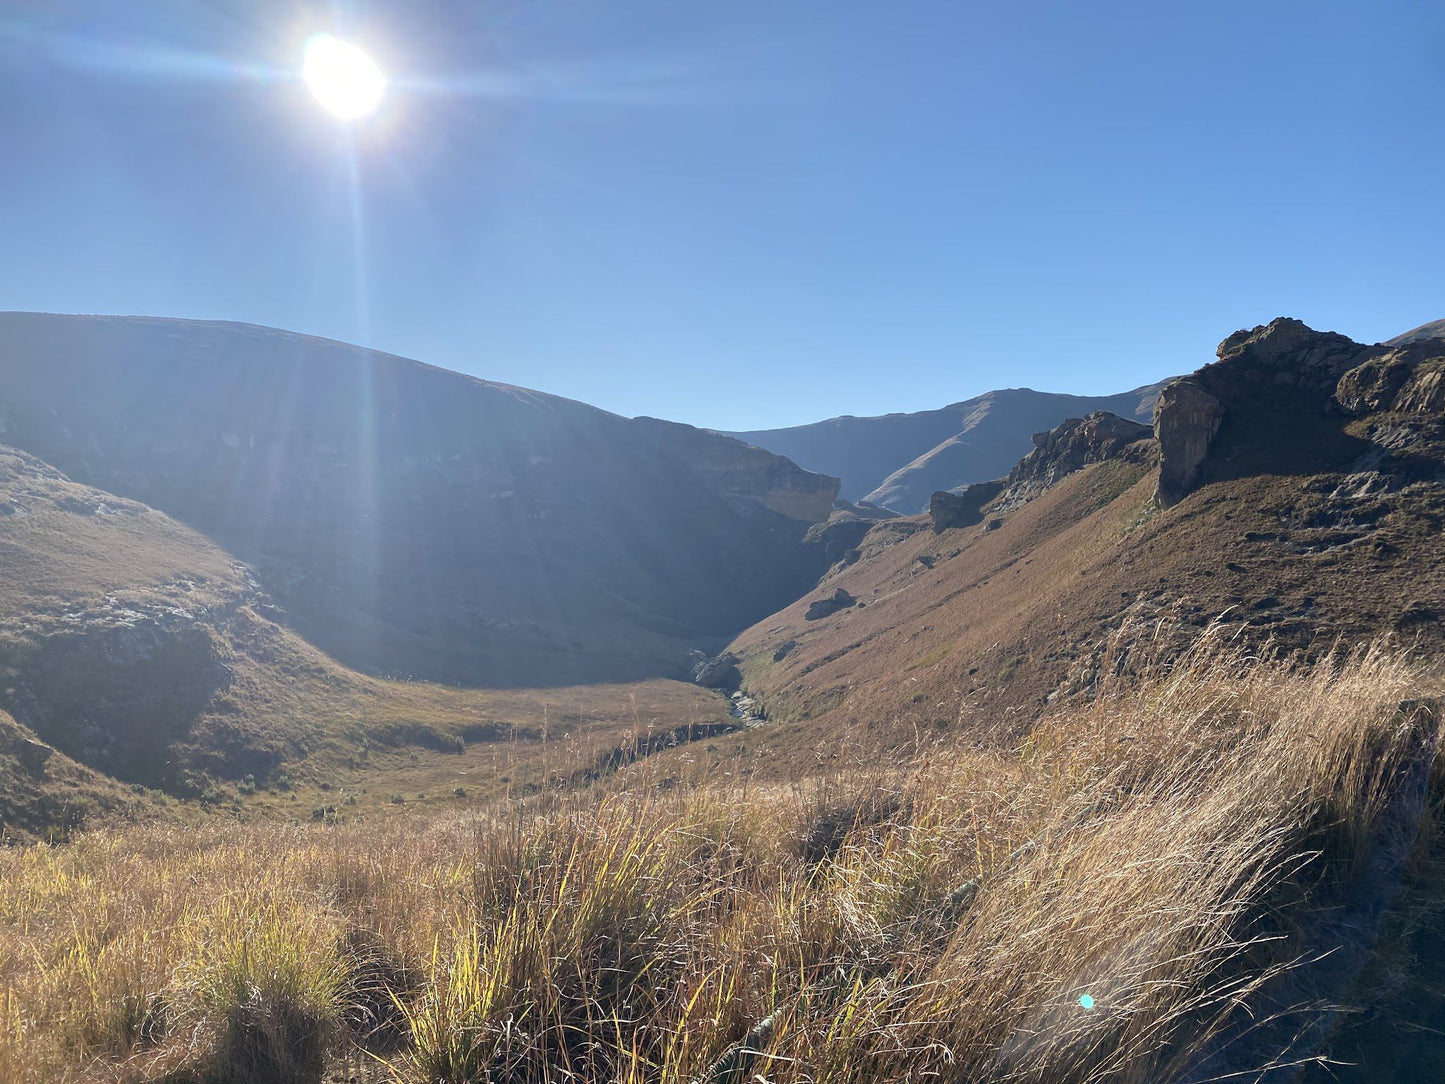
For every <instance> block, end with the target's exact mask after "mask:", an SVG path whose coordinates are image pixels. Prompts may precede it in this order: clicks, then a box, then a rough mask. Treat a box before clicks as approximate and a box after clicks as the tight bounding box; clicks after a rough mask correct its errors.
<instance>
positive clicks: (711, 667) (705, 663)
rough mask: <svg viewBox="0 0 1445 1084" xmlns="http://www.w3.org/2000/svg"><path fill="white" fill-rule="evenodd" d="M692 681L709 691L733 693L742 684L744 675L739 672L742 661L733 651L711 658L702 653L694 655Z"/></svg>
mask: <svg viewBox="0 0 1445 1084" xmlns="http://www.w3.org/2000/svg"><path fill="white" fill-rule="evenodd" d="M693 659H694V661H693V667H692V680H693V682H694V683H696V684H698V685H701V686H703V687H704V688H707V689H721V690H722V691H723V692H732V691H733V690H734V689H736V688H737V687H738V686H739V685H741V684H742V680H743V675H742V673H741V671H739V670H738V662H739V661H740V660H739V659H738V657H737V656H736V655H734V654H733V653H732V652H731V651H727V652H724V653H723V654H721V655H715V656H713V657H711V658H709V657H708V656H706V655H704V654H703V653H702V652H700V651H698V652H694V653H693Z"/></svg>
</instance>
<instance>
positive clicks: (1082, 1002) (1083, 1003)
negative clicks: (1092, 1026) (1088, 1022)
mask: <svg viewBox="0 0 1445 1084" xmlns="http://www.w3.org/2000/svg"><path fill="white" fill-rule="evenodd" d="M1093 1007H1094V999H1093V997H1092V996H1091V995H1089V994H1084V995H1083V996H1082V997H1080V998H1079V1008H1081V1009H1083V1010H1084V1011H1085V1012H1088V1011H1089V1010H1090V1009H1092V1008H1093Z"/></svg>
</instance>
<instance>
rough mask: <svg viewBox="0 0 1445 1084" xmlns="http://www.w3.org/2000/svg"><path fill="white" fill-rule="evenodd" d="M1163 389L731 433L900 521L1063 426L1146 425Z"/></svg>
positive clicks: (1015, 398)
mask: <svg viewBox="0 0 1445 1084" xmlns="http://www.w3.org/2000/svg"><path fill="white" fill-rule="evenodd" d="M1162 386H1163V385H1162V384H1151V385H1147V386H1145V387H1142V388H1135V389H1134V390H1133V391H1128V392H1123V393H1122V394H1119V395H1101V396H1081V395H1055V394H1049V393H1045V392H1037V391H1033V390H1031V389H1029V388H1011V389H1006V390H1002V391H991V392H988V393H986V394H984V395H980V396H978V397H977V398H974V399H969V400H966V401H964V402H961V403H954V404H952V405H950V406H946V407H943V408H942V409H939V410H925V411H920V412H918V413H914V414H887V415H883V416H881V417H874V418H855V417H851V416H846V417H842V418H830V419H829V420H827V421H823V422H817V423H814V424H812V425H800V426H794V427H792V428H789V429H770V430H758V431H753V432H746V433H734V434H732V435H733V436H737V437H740V438H742V439H743V440H746V441H748V442H749V443H750V444H756V445H758V446H759V447H762V448H767V449H769V450H770V451H773V452H777V453H778V454H779V455H785V456H788V457H789V458H790V459H792V460H793V461H794V462H796V463H798V464H800V465H801V466H804V467H807V468H808V469H810V470H817V471H822V472H823V473H825V474H829V475H833V476H836V477H838V478H841V479H842V482H843V486H842V490H841V492H842V496H843V497H845V498H847V499H848V500H867V501H870V502H872V503H874V504H878V505H881V506H883V507H886V508H890V509H892V510H894V511H896V512H901V513H903V514H904V515H916V514H917V513H919V512H921V511H924V510H926V508H927V507H928V502H929V498H930V495H931V494H933V493H935V492H937V491H939V490H956V489H958V488H959V487H960V486H964V485H969V484H972V483H975V482H983V481H987V480H989V479H992V478H999V477H1002V476H1003V475H1005V474H1007V473H1008V471H1009V469H1010V468H1011V467H1012V466H1013V465H1014V463H1015V462H1017V461H1018V459H1019V457H1020V456H1022V455H1024V454H1025V453H1027V452H1028V450H1029V437H1030V436H1031V435H1032V434H1033V433H1037V432H1039V431H1041V430H1046V429H1051V428H1053V427H1054V426H1056V425H1058V424H1059V423H1060V422H1062V421H1064V420H1065V419H1066V418H1071V417H1073V418H1078V417H1083V416H1084V415H1086V414H1089V413H1091V412H1093V411H1097V410H1107V411H1110V412H1112V413H1114V414H1118V415H1121V416H1123V417H1125V418H1133V419H1135V420H1137V421H1141V422H1148V421H1149V420H1150V419H1151V418H1152V417H1153V411H1154V399H1155V397H1156V396H1157V395H1158V392H1159V389H1160V387H1162Z"/></svg>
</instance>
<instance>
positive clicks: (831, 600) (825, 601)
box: [803, 587, 858, 621]
mask: <svg viewBox="0 0 1445 1084" xmlns="http://www.w3.org/2000/svg"><path fill="white" fill-rule="evenodd" d="M857 604H858V600H857V599H855V598H854V597H853V596H852V595H850V594H849V593H848V592H847V591H845V590H843V588H841V587H840V588H838V590H836V591H834V592H833V593H832V594H831V595H829V596H828V597H827V598H820V599H818V600H816V601H815V602H813V604H812V605H810V606H809V607H808V612H807V613H805V614H804V615H803V619H804V620H805V621H818V620H820V619H822V618H824V617H831V616H832V615H833V614H835V613H837V612H838V611H839V610H846V609H848V608H849V607H850V606H856V605H857Z"/></svg>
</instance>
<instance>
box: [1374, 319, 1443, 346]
mask: <svg viewBox="0 0 1445 1084" xmlns="http://www.w3.org/2000/svg"><path fill="white" fill-rule="evenodd" d="M1418 339H1445V320H1432V321H1430V323H1428V324H1421V325H1420V326H1419V327H1417V328H1414V329H1413V330H1411V331H1407V332H1405V333H1404V334H1403V335H1396V336H1395V337H1394V338H1393V339H1391V340H1390V341H1389V342H1388V344H1387V345H1389V346H1399V345H1400V344H1402V343H1408V342H1415V341H1416V340H1418Z"/></svg>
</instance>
